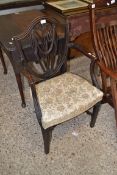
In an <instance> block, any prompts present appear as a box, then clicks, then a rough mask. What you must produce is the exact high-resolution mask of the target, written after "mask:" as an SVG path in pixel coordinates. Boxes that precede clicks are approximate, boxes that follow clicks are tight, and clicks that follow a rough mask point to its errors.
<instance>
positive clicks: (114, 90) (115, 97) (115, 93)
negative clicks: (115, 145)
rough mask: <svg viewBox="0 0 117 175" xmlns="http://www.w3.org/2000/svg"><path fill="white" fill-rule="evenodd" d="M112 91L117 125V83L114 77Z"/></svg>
mask: <svg viewBox="0 0 117 175" xmlns="http://www.w3.org/2000/svg"><path fill="white" fill-rule="evenodd" d="M111 91H112V100H113V106H114V110H115V120H116V127H117V83H116V81H115V80H113V79H111Z"/></svg>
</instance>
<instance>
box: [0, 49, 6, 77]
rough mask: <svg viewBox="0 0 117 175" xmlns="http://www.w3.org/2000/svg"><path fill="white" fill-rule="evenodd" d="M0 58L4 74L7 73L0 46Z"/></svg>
mask: <svg viewBox="0 0 117 175" xmlns="http://www.w3.org/2000/svg"><path fill="white" fill-rule="evenodd" d="M0 59H1V63H2V66H3V69H4V74H7V68H6V64H5V61H4V57H3V53H2V50H1V48H0Z"/></svg>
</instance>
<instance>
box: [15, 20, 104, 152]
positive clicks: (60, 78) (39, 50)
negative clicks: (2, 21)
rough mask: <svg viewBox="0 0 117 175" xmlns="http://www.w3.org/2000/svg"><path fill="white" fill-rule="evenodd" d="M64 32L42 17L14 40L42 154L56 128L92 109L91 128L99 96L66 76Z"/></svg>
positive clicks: (74, 77) (85, 84) (63, 27)
mask: <svg viewBox="0 0 117 175" xmlns="http://www.w3.org/2000/svg"><path fill="white" fill-rule="evenodd" d="M68 32H69V28H68V25H67V24H62V23H61V24H60V23H59V22H58V21H56V20H55V19H49V18H47V17H43V18H36V19H35V20H34V21H32V23H31V24H30V26H29V27H28V29H27V30H26V31H24V33H22V34H21V35H18V36H15V37H14V44H15V46H16V51H17V56H18V58H19V60H20V61H21V64H22V70H21V73H22V74H23V75H24V76H25V77H26V78H27V79H28V82H29V85H30V88H31V90H32V97H33V102H34V108H35V112H36V116H37V120H38V122H39V125H40V127H41V130H42V135H43V140H44V148H45V153H46V154H48V153H49V144H50V140H51V136H52V130H53V128H54V127H55V126H56V125H58V124H61V123H63V122H65V121H67V120H70V119H72V118H73V117H76V116H78V115H80V114H81V113H83V112H85V111H87V110H89V109H90V108H92V107H93V113H92V116H91V123H90V126H91V127H93V126H94V124H95V122H96V117H97V114H98V111H99V109H100V101H101V100H102V96H103V93H102V92H101V91H100V90H98V89H97V88H96V87H94V86H93V85H92V84H90V83H89V82H88V81H87V80H85V79H84V78H82V77H80V76H78V75H75V74H72V73H70V72H66V62H67V52H68V47H70V44H69V38H68ZM24 44H25V49H24ZM26 46H27V47H26Z"/></svg>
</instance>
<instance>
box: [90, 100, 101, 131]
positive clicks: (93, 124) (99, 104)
mask: <svg viewBox="0 0 117 175" xmlns="http://www.w3.org/2000/svg"><path fill="white" fill-rule="evenodd" d="M100 107H101V102H98V103H97V104H96V105H95V106H94V107H93V113H92V115H91V122H90V127H91V128H93V127H94V126H95V123H96V119H97V115H98V112H99V110H100Z"/></svg>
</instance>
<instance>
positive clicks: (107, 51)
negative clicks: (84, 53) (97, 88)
mask: <svg viewBox="0 0 117 175" xmlns="http://www.w3.org/2000/svg"><path fill="white" fill-rule="evenodd" d="M115 3H117V2H115ZM115 3H114V2H113V3H112V2H111V1H110V0H108V1H103V3H102V4H100V3H99V4H98V3H96V4H91V5H90V6H89V9H90V19H91V33H92V41H93V46H94V51H95V55H96V59H95V60H94V62H93V65H92V67H93V69H95V66H96V65H98V67H99V69H100V73H99V75H100V76H101V83H100V85H101V89H102V91H103V92H104V98H103V102H104V103H105V102H108V103H109V104H110V105H111V106H113V107H114V109H115V118H116V123H117V9H113V11H111V12H110V10H109V9H111V6H114V4H115ZM101 5H103V6H105V11H104V12H103V14H101V13H100V11H98V10H97V8H98V7H101ZM99 75H98V77H99ZM94 79H96V76H94V77H93V80H94ZM95 82H96V81H95ZM94 84H95V83H94Z"/></svg>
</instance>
